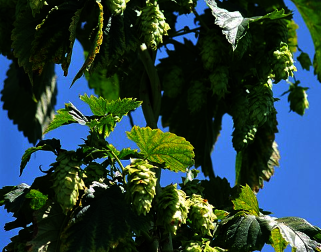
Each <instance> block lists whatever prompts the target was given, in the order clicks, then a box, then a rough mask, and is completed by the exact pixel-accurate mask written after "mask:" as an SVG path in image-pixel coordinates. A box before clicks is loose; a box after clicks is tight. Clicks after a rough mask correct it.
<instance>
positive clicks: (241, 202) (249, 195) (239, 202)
mask: <svg viewBox="0 0 322 252" xmlns="http://www.w3.org/2000/svg"><path fill="white" fill-rule="evenodd" d="M232 202H233V204H234V209H235V210H242V211H246V212H248V213H250V214H252V215H255V216H259V207H258V201H257V198H256V196H255V194H254V192H253V191H252V189H251V188H250V187H249V185H246V186H242V187H241V192H240V193H239V195H238V197H237V198H235V199H233V200H232Z"/></svg>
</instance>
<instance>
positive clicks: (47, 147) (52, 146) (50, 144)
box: [20, 138, 60, 176]
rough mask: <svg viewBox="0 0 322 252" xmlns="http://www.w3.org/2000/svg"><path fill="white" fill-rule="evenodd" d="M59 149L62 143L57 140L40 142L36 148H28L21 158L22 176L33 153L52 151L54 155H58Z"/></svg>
mask: <svg viewBox="0 0 322 252" xmlns="http://www.w3.org/2000/svg"><path fill="white" fill-rule="evenodd" d="M59 149H60V141H59V140H57V139H55V138H53V139H48V140H43V141H40V142H39V143H38V144H37V146H36V147H30V148H28V149H27V150H26V151H25V153H24V154H23V155H22V158H21V163H20V176H21V174H22V172H23V170H24V168H25V167H26V165H27V163H28V162H29V160H30V157H31V154H32V153H34V152H36V151H39V150H44V151H52V152H53V153H55V154H57V150H59Z"/></svg>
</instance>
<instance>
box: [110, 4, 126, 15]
mask: <svg viewBox="0 0 322 252" xmlns="http://www.w3.org/2000/svg"><path fill="white" fill-rule="evenodd" d="M127 2H128V1H126V0H106V4H107V6H108V8H109V9H110V11H111V12H112V13H113V14H115V15H119V14H122V13H123V11H124V10H125V9H126V3H127Z"/></svg>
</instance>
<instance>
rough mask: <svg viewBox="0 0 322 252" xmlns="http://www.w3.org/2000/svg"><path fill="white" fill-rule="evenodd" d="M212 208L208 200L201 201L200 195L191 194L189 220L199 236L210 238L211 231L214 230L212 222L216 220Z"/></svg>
mask: <svg viewBox="0 0 322 252" xmlns="http://www.w3.org/2000/svg"><path fill="white" fill-rule="evenodd" d="M213 208H214V207H213V206H212V205H211V204H209V203H208V200H206V199H203V198H202V197H201V196H200V195H197V194H193V195H192V196H191V197H190V211H189V219H190V220H191V222H192V226H193V227H194V228H195V229H196V230H198V233H199V234H201V235H209V236H212V234H211V230H214V229H215V225H214V221H215V220H216V219H217V217H216V215H215V214H214V213H213Z"/></svg>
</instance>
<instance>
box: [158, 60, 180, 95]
mask: <svg viewBox="0 0 322 252" xmlns="http://www.w3.org/2000/svg"><path fill="white" fill-rule="evenodd" d="M183 81H184V79H183V72H182V69H181V68H180V67H178V66H173V67H172V68H171V70H170V72H169V73H167V74H166V75H165V76H164V78H163V82H162V86H163V90H164V95H166V96H168V97H170V98H175V97H177V96H178V95H179V94H180V92H181V89H182V86H183Z"/></svg>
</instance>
